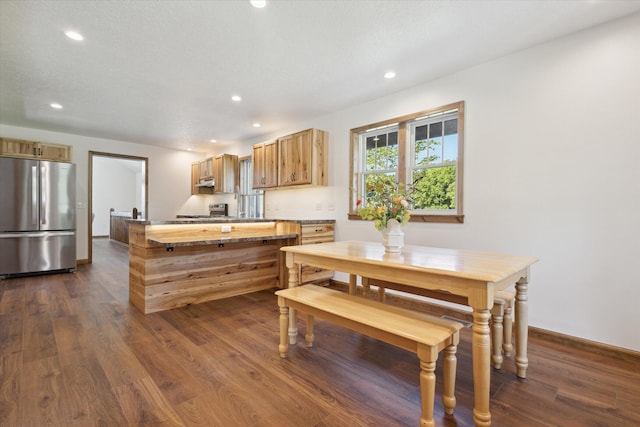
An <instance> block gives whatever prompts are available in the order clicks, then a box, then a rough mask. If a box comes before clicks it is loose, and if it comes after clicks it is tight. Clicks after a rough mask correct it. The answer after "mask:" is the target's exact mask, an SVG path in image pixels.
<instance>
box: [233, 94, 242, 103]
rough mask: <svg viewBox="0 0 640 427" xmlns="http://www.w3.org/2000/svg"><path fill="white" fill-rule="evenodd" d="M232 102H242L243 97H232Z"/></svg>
mask: <svg viewBox="0 0 640 427" xmlns="http://www.w3.org/2000/svg"><path fill="white" fill-rule="evenodd" d="M231 100H232V101H235V102H240V101H242V97H241V96H240V95H233V96H232V97H231Z"/></svg>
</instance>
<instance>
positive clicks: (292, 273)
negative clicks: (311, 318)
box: [287, 252, 298, 345]
mask: <svg viewBox="0 0 640 427" xmlns="http://www.w3.org/2000/svg"><path fill="white" fill-rule="evenodd" d="M287 268H288V269H289V287H290V288H295V287H296V286H298V264H294V263H293V256H292V254H291V253H290V252H288V253H287ZM297 337H298V326H297V324H296V310H295V309H293V308H290V309H289V343H290V344H291V345H294V344H295V343H296V339H297Z"/></svg>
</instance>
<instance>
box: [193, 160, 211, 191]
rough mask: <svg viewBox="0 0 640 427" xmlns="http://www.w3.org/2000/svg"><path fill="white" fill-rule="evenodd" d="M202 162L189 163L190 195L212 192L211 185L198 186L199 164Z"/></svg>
mask: <svg viewBox="0 0 640 427" xmlns="http://www.w3.org/2000/svg"><path fill="white" fill-rule="evenodd" d="M201 163H202V162H193V163H191V195H192V196H197V195H200V194H213V187H198V184H199V183H200V164H201Z"/></svg>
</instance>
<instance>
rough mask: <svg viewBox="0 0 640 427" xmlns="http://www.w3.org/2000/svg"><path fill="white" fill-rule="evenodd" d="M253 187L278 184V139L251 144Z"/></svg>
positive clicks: (267, 186)
mask: <svg viewBox="0 0 640 427" xmlns="http://www.w3.org/2000/svg"><path fill="white" fill-rule="evenodd" d="M252 165H253V185H252V187H253V188H272V187H277V186H278V141H269V142H263V143H260V144H256V145H254V146H253V158H252Z"/></svg>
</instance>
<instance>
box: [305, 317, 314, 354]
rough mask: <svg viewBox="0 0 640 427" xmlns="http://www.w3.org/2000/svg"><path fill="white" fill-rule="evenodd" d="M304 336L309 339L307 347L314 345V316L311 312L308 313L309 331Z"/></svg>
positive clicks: (306, 339)
mask: <svg viewBox="0 0 640 427" xmlns="http://www.w3.org/2000/svg"><path fill="white" fill-rule="evenodd" d="M304 338H305V341H307V347H309V348H311V347H313V316H312V315H310V314H307V333H306V335H305V336H304Z"/></svg>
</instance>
